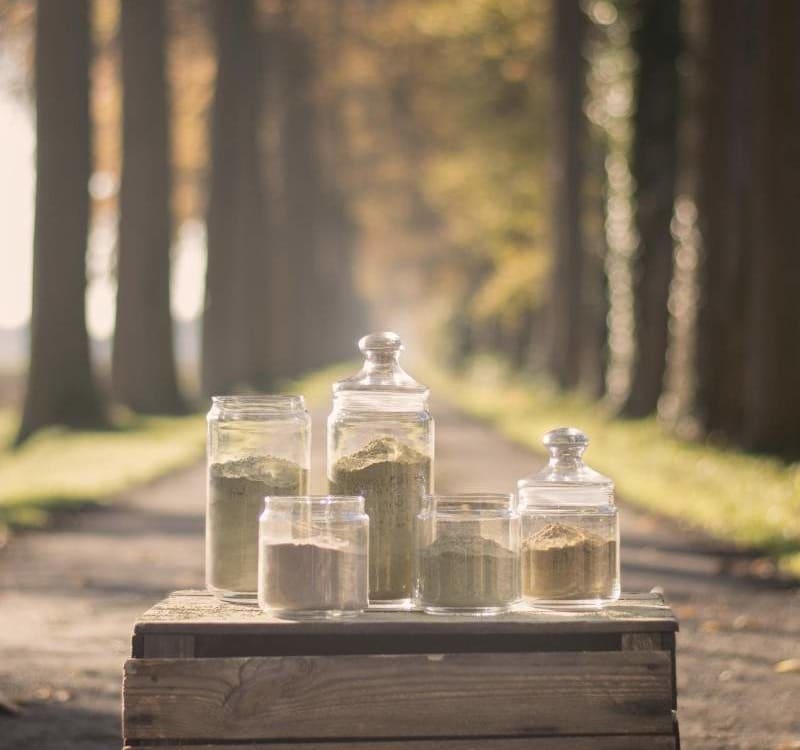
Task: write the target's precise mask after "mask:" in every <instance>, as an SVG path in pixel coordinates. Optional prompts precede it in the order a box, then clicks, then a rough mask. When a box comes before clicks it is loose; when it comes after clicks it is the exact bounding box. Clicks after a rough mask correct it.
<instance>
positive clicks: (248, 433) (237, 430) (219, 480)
mask: <svg viewBox="0 0 800 750" xmlns="http://www.w3.org/2000/svg"><path fill="white" fill-rule="evenodd" d="M310 455H311V421H310V418H309V415H308V412H307V411H306V408H305V403H304V401H303V398H302V396H284V395H275V396H215V397H214V398H212V399H211V411H209V413H208V442H207V459H208V461H207V469H208V474H207V479H208V486H207V487H208V492H207V505H206V586H207V587H208V589H209V591H211V592H212V593H213V594H214V595H215V596H217V597H219V598H220V599H224V600H226V601H232V602H246V603H251V604H255V603H256V601H257V595H258V585H257V582H258V519H259V516H260V515H261V510H262V508H263V506H264V497H265V496H267V495H271V496H272V495H302V494H303V493H305V492H306V491H307V485H308V469H309V464H310Z"/></svg>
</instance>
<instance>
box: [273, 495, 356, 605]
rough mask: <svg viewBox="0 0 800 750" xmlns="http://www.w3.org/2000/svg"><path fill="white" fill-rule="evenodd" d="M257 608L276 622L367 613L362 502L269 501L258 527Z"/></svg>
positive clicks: (324, 499) (317, 498)
mask: <svg viewBox="0 0 800 750" xmlns="http://www.w3.org/2000/svg"><path fill="white" fill-rule="evenodd" d="M258 541H259V549H258V603H259V606H260V607H261V608H262V609H263V610H264V611H266V612H269V613H270V614H272V615H275V616H277V617H289V618H298V617H312V618H327V617H346V616H352V615H357V614H358V613H359V612H362V611H363V610H364V609H366V607H367V605H368V602H369V599H368V593H369V592H368V577H369V573H368V566H367V560H368V553H369V517H368V516H367V514H366V513H365V512H364V498H363V497H335V496H332V495H322V496H303V497H267V498H266V499H265V502H264V513H263V514H262V515H261V520H260V523H259V540H258Z"/></svg>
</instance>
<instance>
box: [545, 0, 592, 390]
mask: <svg viewBox="0 0 800 750" xmlns="http://www.w3.org/2000/svg"><path fill="white" fill-rule="evenodd" d="M552 8H553V14H554V31H553V40H554V50H553V52H554V54H553V67H554V71H553V72H554V76H553V81H554V83H553V85H554V97H553V99H554V101H553V157H554V168H555V171H554V179H553V211H552V214H553V251H554V253H553V254H554V257H553V276H552V283H551V289H550V300H549V310H548V319H549V320H548V336H547V369H548V371H549V373H550V374H551V376H552V377H553V379H554V380H555V381H556V383H558V385H559V386H561V387H562V388H567V387H572V386H575V385H576V384H577V382H578V379H579V377H580V356H581V325H582V321H581V314H580V310H581V297H582V291H583V261H584V258H583V252H584V248H583V233H582V230H581V201H582V190H581V182H582V179H583V159H582V155H581V150H582V148H583V144H584V140H585V131H586V120H585V117H584V114H583V96H584V90H585V80H584V79H585V76H584V70H585V63H584V59H583V54H582V49H583V39H584V35H585V25H586V22H585V19H584V17H583V12H582V11H581V8H580V3H579V1H578V0H553V3H552Z"/></svg>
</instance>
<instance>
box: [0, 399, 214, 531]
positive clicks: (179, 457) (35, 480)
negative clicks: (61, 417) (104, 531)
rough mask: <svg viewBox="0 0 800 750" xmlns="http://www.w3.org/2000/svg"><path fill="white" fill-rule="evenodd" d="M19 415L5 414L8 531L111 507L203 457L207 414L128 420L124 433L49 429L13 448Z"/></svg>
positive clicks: (3, 496)
mask: <svg viewBox="0 0 800 750" xmlns="http://www.w3.org/2000/svg"><path fill="white" fill-rule="evenodd" d="M17 420H18V414H17V413H16V412H15V411H14V410H10V409H8V410H2V411H0V446H2V448H0V526H2V525H4V524H5V525H9V526H29V527H30V526H42V525H44V524H45V523H46V522H47V520H48V517H49V514H50V513H51V512H52V511H55V510H60V509H66V508H77V507H80V506H83V505H87V504H96V503H103V502H106V501H107V500H108V499H110V498H113V497H114V496H115V495H117V494H119V493H120V492H122V491H123V490H126V489H128V488H130V487H132V486H134V485H137V484H141V483H144V482H148V481H150V480H152V479H155V478H157V477H159V476H161V475H162V474H166V473H168V472H170V471H173V470H175V469H178V468H181V467H184V466H187V465H189V464H191V463H192V462H193V461H196V460H198V459H199V458H200V457H201V456H202V455H203V450H204V446H205V426H204V424H205V422H204V417H203V416H201V415H191V416H182V417H127V418H124V419H122V420H118V423H117V425H116V427H117V429H115V430H109V431H75V430H66V429H48V430H43V431H41V432H39V433H37V434H36V435H34V436H33V437H32V438H31V439H30V440H28V441H27V442H26V443H25V444H24V445H22V446H21V447H20V448H17V449H15V448H12V447H10V445H11V441H12V440H13V437H14V432H15V430H16V427H17Z"/></svg>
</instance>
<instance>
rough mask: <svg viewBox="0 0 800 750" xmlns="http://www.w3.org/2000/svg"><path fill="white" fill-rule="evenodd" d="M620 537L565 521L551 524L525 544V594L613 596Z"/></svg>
mask: <svg viewBox="0 0 800 750" xmlns="http://www.w3.org/2000/svg"><path fill="white" fill-rule="evenodd" d="M616 569H617V544H616V540H611V539H604V538H603V537H601V536H599V535H597V534H595V533H592V532H589V531H584V530H583V529H580V528H577V527H576V526H571V525H568V524H563V523H548V524H546V525H545V526H543V527H542V528H541V529H539V530H538V531H537V532H536V533H535V534H533V535H532V536H530V537H528V538H527V539H525V540H524V541H523V543H522V594H523V596H525V597H529V598H532V599H545V600H562V599H563V600H592V599H607V598H612V597H613V594H614V587H615V582H616Z"/></svg>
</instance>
